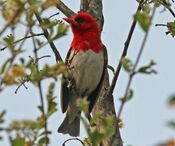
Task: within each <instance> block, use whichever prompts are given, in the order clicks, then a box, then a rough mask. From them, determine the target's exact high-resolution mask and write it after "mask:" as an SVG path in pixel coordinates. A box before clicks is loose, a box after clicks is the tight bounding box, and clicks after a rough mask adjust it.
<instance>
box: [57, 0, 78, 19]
mask: <svg viewBox="0 0 175 146" xmlns="http://www.w3.org/2000/svg"><path fill="white" fill-rule="evenodd" d="M56 7H57V8H58V9H59V10H60V11H61V12H62V13H63V14H64V15H66V16H67V17H73V16H74V15H75V12H74V11H72V10H71V9H70V8H68V6H66V5H65V4H64V3H63V2H62V1H61V0H58V4H57V5H56Z"/></svg>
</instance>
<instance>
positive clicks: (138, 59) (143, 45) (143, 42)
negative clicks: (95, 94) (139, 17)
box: [118, 6, 156, 119]
mask: <svg viewBox="0 0 175 146" xmlns="http://www.w3.org/2000/svg"><path fill="white" fill-rule="evenodd" d="M155 11H156V7H155V6H154V8H153V12H152V15H151V19H150V24H149V26H148V30H147V32H146V33H145V36H144V38H143V41H142V44H141V47H140V50H139V53H138V56H137V58H136V61H135V63H134V66H133V70H132V73H131V74H130V76H129V80H128V83H127V86H126V90H125V93H124V96H123V97H124V98H125V97H127V94H128V91H129V90H130V86H131V83H132V80H133V77H134V75H135V71H136V68H137V66H138V63H139V61H140V58H141V55H142V54H143V50H144V47H145V44H146V41H147V38H148V34H149V31H150V26H151V22H152V20H153V17H154V15H155ZM121 101H122V102H121V105H120V107H119V112H118V118H119V119H120V116H121V113H122V110H123V107H124V104H125V103H126V100H125V99H123V100H121Z"/></svg>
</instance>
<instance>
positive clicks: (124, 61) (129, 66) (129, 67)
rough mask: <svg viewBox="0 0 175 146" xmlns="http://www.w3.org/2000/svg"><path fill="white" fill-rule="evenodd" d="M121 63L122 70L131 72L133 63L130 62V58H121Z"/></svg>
mask: <svg viewBox="0 0 175 146" xmlns="http://www.w3.org/2000/svg"><path fill="white" fill-rule="evenodd" d="M121 64H122V66H123V68H124V70H125V71H126V72H128V73H131V72H132V70H133V63H132V61H131V60H130V59H128V58H122V60H121Z"/></svg>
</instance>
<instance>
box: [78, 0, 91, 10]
mask: <svg viewBox="0 0 175 146" xmlns="http://www.w3.org/2000/svg"><path fill="white" fill-rule="evenodd" d="M88 7H89V2H88V0H81V3H80V11H81V12H85V11H87V10H88Z"/></svg>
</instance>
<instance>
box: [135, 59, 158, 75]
mask: <svg viewBox="0 0 175 146" xmlns="http://www.w3.org/2000/svg"><path fill="white" fill-rule="evenodd" d="M155 65H156V63H155V62H154V61H153V60H151V61H150V63H149V64H148V65H146V66H142V67H140V68H139V69H138V71H136V73H142V74H152V73H154V74H157V71H156V70H155V69H153V66H155Z"/></svg>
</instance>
